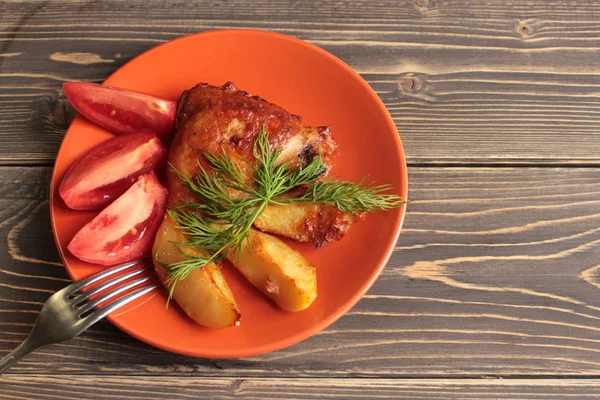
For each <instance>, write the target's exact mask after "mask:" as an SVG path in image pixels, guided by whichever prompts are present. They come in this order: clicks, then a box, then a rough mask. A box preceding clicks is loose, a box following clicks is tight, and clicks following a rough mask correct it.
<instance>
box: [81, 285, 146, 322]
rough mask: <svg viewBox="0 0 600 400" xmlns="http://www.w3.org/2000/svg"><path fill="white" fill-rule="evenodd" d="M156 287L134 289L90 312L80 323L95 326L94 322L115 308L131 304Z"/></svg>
mask: <svg viewBox="0 0 600 400" xmlns="http://www.w3.org/2000/svg"><path fill="white" fill-rule="evenodd" d="M157 287H158V285H156V284H152V285H150V286H145V287H142V288H139V289H136V290H134V291H133V292H131V293H128V294H126V295H125V296H123V297H119V298H118V299H116V300H113V301H112V302H111V303H109V304H107V305H106V306H105V307H102V308H100V309H98V310H96V311H94V312H92V313H91V314H90V315H88V316H87V317H84V318H83V319H82V320H81V321H80V322H81V323H83V324H85V325H86V326H88V327H89V326H91V325H93V324H95V323H96V322H98V321H99V320H101V319H102V318H104V317H106V316H107V315H108V314H110V313H111V312H113V311H114V310H116V309H117V308H119V307H122V306H124V305H125V304H127V303H130V302H132V301H133V300H135V299H137V298H138V297H142V296H143V295H145V294H146V293H149V292H151V291H152V290H154V289H156V288H157Z"/></svg>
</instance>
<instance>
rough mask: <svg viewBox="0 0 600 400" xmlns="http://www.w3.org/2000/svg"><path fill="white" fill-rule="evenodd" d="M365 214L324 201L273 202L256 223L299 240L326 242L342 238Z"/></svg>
mask: <svg viewBox="0 0 600 400" xmlns="http://www.w3.org/2000/svg"><path fill="white" fill-rule="evenodd" d="M363 218H364V213H345V212H343V211H340V210H339V209H338V208H337V207H335V206H332V205H328V204H323V203H309V204H286V205H279V204H271V205H269V206H268V207H266V208H265V210H264V211H263V212H262V214H260V215H259V216H258V218H256V221H254V226H255V227H256V228H258V229H260V230H261V231H263V232H268V233H274V234H277V235H280V236H284V237H287V238H290V239H294V240H297V241H299V242H307V243H315V245H316V246H317V247H321V246H324V245H325V244H326V243H328V242H331V241H333V240H340V239H341V238H342V237H344V235H345V234H346V232H348V229H349V228H350V226H351V225H352V224H353V223H354V222H356V221H360V220H361V219H363Z"/></svg>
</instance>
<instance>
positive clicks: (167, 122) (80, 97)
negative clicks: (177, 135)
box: [63, 82, 177, 137]
mask: <svg viewBox="0 0 600 400" xmlns="http://www.w3.org/2000/svg"><path fill="white" fill-rule="evenodd" d="M63 89H64V90H65V94H66V95H67V97H68V98H69V101H70V102H71V104H73V107H75V108H76V109H77V111H79V112H80V113H81V115H83V116H84V117H86V118H87V119H89V120H90V121H92V122H94V123H96V124H98V125H100V126H101V127H103V128H105V129H108V130H109V131H111V132H113V133H116V134H121V133H127V132H135V131H139V130H150V131H152V132H154V133H156V135H157V136H159V137H164V136H166V135H168V134H169V133H170V132H171V129H172V128H173V122H174V121H175V112H176V110H177V103H176V102H175V101H172V100H167V99H163V98H161V97H156V96H151V95H148V94H144V93H139V92H134V91H131V90H125V89H119V88H114V87H110V86H102V85H98V84H96V83H89V82H66V83H64V84H63Z"/></svg>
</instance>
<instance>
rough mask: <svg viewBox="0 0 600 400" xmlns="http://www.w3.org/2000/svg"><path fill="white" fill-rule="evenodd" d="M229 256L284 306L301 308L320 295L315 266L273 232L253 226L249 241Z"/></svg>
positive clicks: (298, 309) (249, 277)
mask: <svg viewBox="0 0 600 400" xmlns="http://www.w3.org/2000/svg"><path fill="white" fill-rule="evenodd" d="M227 259H228V260H229V261H230V262H231V263H232V264H233V265H234V266H235V267H236V268H237V269H238V271H240V272H241V273H242V275H244V276H245V277H246V279H248V281H249V282H250V283H252V284H253V285H254V286H255V287H256V288H257V289H259V290H260V291H261V292H263V293H264V294H265V295H266V296H267V297H269V298H271V299H272V300H273V301H274V302H275V303H276V304H277V305H278V306H279V307H281V308H282V309H284V310H287V311H302V310H304V309H306V308H308V307H309V306H310V305H311V304H312V302H313V301H314V300H315V298H316V297H317V271H316V269H315V267H313V266H312V265H310V264H309V263H308V261H306V259H305V258H304V257H302V255H301V254H300V253H298V252H297V251H296V250H294V249H292V248H291V247H289V246H288V245H287V244H285V243H284V242H283V241H281V240H280V239H277V238H276V237H274V236H271V235H268V234H266V233H262V232H259V231H257V230H254V229H252V230H250V233H249V235H248V241H247V242H244V243H243V244H242V246H241V247H240V249H239V250H238V251H237V252H235V253H229V254H228V256H227Z"/></svg>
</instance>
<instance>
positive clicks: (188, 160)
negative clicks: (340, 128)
mask: <svg viewBox="0 0 600 400" xmlns="http://www.w3.org/2000/svg"><path fill="white" fill-rule="evenodd" d="M263 124H264V126H265V129H266V131H267V132H268V134H269V142H270V144H271V148H272V149H275V148H278V149H280V150H281V154H280V156H279V158H278V160H277V161H278V163H284V162H286V161H290V167H294V166H297V165H299V164H303V165H306V164H308V163H310V162H311V161H312V159H313V158H314V157H315V156H316V155H317V154H321V157H322V158H323V162H324V163H325V164H326V165H329V163H330V160H331V158H332V156H333V155H334V154H335V149H336V143H335V141H334V140H333V138H332V137H331V134H330V132H329V128H327V127H305V126H303V125H302V120H301V117H299V116H297V115H293V114H290V113H289V112H287V111H286V110H284V109H283V108H281V107H279V106H276V105H274V104H271V103H269V102H267V101H265V100H263V99H261V98H260V97H257V96H251V95H250V94H248V93H246V92H243V91H240V90H238V89H237V88H236V87H235V85H234V84H233V83H231V82H227V83H226V84H224V85H223V86H221V87H216V86H211V85H208V84H206V83H200V84H198V85H197V86H195V87H194V88H192V89H190V90H188V91H186V92H184V93H183V95H182V96H181V99H180V101H179V108H178V111H177V119H176V121H175V137H174V139H173V143H172V144H171V148H170V151H169V157H168V159H169V162H170V163H171V164H172V165H173V166H174V167H175V168H177V169H178V170H179V171H181V172H182V173H183V174H185V175H186V176H188V177H193V176H195V175H196V174H197V173H198V171H199V169H200V167H199V165H198V162H200V164H201V165H202V166H203V167H204V168H207V167H208V166H207V165H206V160H205V159H204V157H202V153H212V154H221V151H222V150H221V149H223V150H225V151H226V153H227V154H228V156H229V157H231V158H232V159H233V160H234V162H235V161H238V162H237V165H238V166H239V167H240V169H242V171H243V172H244V175H245V177H246V179H247V181H248V182H251V181H252V180H253V178H254V177H253V176H251V173H250V169H249V168H248V165H247V163H244V162H241V160H245V161H247V162H249V163H250V165H252V164H255V163H256V159H255V158H254V155H253V153H252V149H253V146H254V141H255V140H256V138H257V136H258V134H259V132H260V130H261V128H262V126H263ZM326 172H327V171H324V173H326ZM167 174H168V175H167V182H168V188H169V193H170V195H169V200H168V204H169V205H176V204H181V202H190V201H193V198H191V197H190V196H191V194H190V193H189V191H188V190H187V188H186V187H185V185H184V183H183V182H182V181H181V179H179V178H178V177H177V176H176V175H175V173H174V172H173V171H171V170H169V171H168V172H167Z"/></svg>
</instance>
